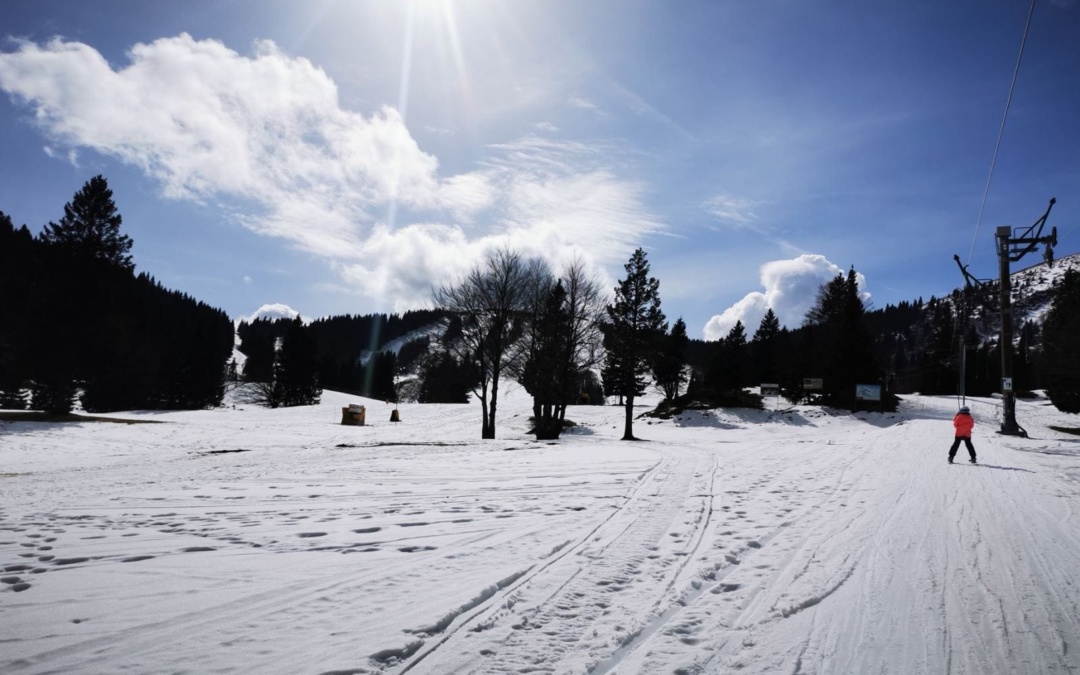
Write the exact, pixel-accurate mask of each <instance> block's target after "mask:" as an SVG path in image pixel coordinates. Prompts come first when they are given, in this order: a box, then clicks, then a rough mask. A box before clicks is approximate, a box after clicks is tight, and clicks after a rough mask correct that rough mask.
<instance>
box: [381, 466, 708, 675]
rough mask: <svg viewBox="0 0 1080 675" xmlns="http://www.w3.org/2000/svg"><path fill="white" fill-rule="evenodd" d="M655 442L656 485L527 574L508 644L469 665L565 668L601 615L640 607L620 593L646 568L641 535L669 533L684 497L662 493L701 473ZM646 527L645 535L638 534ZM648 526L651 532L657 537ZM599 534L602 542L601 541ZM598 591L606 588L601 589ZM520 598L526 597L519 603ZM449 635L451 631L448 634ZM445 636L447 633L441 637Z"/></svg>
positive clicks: (677, 491)
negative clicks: (533, 594)
mask: <svg viewBox="0 0 1080 675" xmlns="http://www.w3.org/2000/svg"><path fill="white" fill-rule="evenodd" d="M656 447H657V449H658V451H659V452H660V453H661V455H662V456H663V457H664V459H663V461H662V462H661V463H660V464H659V466H658V467H657V470H656V471H654V472H653V474H652V476H651V478H652V480H651V481H650V483H651V484H652V486H653V487H654V491H652V492H650V493H648V494H643V493H644V492H646V485H647V484H646V483H642V484H641V488H640V489H638V490H637V491H636V494H635V498H634V499H633V500H630V501H628V502H627V503H626V504H625V505H624V506H623V508H622V509H620V511H619V512H618V513H617V514H613V516H612V517H611V518H609V519H607V520H606V521H605V522H604V523H602V524H601V525H600V526H598V528H597V529H596V531H595V533H597V534H598V533H601V531H602V530H611V529H612V528H613V527H616V526H617V528H616V531H615V532H614V533H610V534H607V535H604V536H603V537H598V536H595V534H594V535H592V536H590V537H587V538H585V539H584V540H583V541H582V542H581V543H580V545H579V546H577V547H575V549H574V550H573V551H570V550H568V551H567V552H566V554H565V555H563V556H560V558H559V560H557V561H552V563H551V565H548V566H546V567H545V568H544V570H537V573H536V574H533V575H530V576H529V577H528V578H527V579H523V580H522V581H521V582H520V586H519V588H518V589H514V590H515V593H514V596H515V598H516V599H515V600H514V603H515V605H514V608H515V609H516V610H517V613H518V614H520V615H521V616H522V618H521V620H519V621H518V623H516V624H514V625H513V626H510V627H509V629H510V632H505V630H506V629H505V628H504V629H501V630H503V631H504V637H503V639H502V640H500V641H499V642H498V644H499V646H500V647H505V649H502V648H500V649H499V650H498V652H497V653H493V654H489V655H488V656H487V657H486V660H485V661H483V662H482V663H481V664H479V666H478V667H477V668H471V669H470V672H492V673H505V672H527V671H533V672H553V671H555V670H557V669H559V668H560V667H561V668H565V667H566V665H565V664H562V665H561V666H560V657H561V656H562V655H564V654H566V652H567V651H568V650H569V649H570V646H571V645H576V644H577V643H578V642H579V641H580V640H582V639H583V638H585V637H586V635H587V633H588V632H589V628H590V627H591V626H592V625H593V619H594V617H595V615H611V616H616V617H627V618H628V619H629V618H632V617H633V616H634V615H635V614H636V613H638V612H640V611H641V607H642V606H647V605H645V604H644V603H643V602H640V601H634V602H629V603H627V602H622V601H620V599H621V597H620V596H622V595H623V592H624V591H626V590H627V589H630V590H633V586H634V584H633V583H632V579H633V578H635V577H638V576H639V575H641V574H642V570H641V569H639V568H640V565H641V562H642V561H641V558H644V557H645V556H644V554H643V552H647V551H648V550H649V549H648V544H644V543H642V542H643V541H645V542H649V543H655V542H659V541H660V540H661V536H660V535H662V534H663V533H664V532H666V531H667V529H668V526H669V525H670V523H671V522H672V521H673V520H675V518H674V517H673V514H674V513H676V512H677V509H678V508H679V506H680V505H681V501H677V500H666V501H665V500H663V499H659V497H661V496H662V495H665V494H671V495H673V496H675V497H680V498H681V497H685V495H686V494H687V492H688V491H687V486H688V485H689V484H690V483H691V482H692V481H693V479H694V474H695V471H694V467H693V466H691V462H688V461H685V458H684V457H681V456H676V455H674V454H672V453H671V452H670V449H666V448H664V447H663V446H662V445H657V446H656ZM661 469H662V470H661ZM661 507H666V508H661ZM627 519H629V521H630V522H629V523H628V524H627V523H625V522H624V521H626V520H627ZM643 530H644V531H645V533H646V536H642V535H641V534H640V533H641V532H642V531H643ZM648 533H651V536H649V535H648ZM599 539H602V541H596V540H599ZM591 544H595V545H596V546H597V548H596V549H595V550H590V545H591ZM571 552H573V553H575V555H576V556H577V558H578V559H579V560H580V561H581V563H582V564H580V565H577V566H576V569H574V570H571V571H569V572H567V575H568V577H569V578H568V579H566V580H564V581H562V582H561V583H560V584H559V588H558V590H557V591H556V592H555V593H551V594H545V598H546V599H544V600H541V601H539V602H536V601H532V602H529V601H526V599H525V598H524V597H522V593H521V592H519V589H520V591H524V589H525V588H526V587H527V586H536V585H537V583H538V582H539V581H540V579H541V576H540V574H539V573H540V572H541V571H545V572H551V571H554V570H553V566H554V565H555V564H556V563H559V562H570V561H571V559H570V557H569V554H570V553H571ZM597 589H602V590H600V591H598V590H597ZM537 590H539V589H537ZM598 593H601V594H602V595H599V596H598V595H597V594H598ZM522 601H526V602H527V604H526V605H525V606H523V607H520V603H521V602H522ZM590 603H591V604H590ZM586 605H587V606H586ZM499 610H500V608H496V609H495V610H494V611H496V612H499ZM498 618H504V617H492V619H491V620H489V621H487V622H486V623H487V630H492V629H494V626H495V624H496V621H495V619H498ZM451 637H452V636H451ZM449 639H450V637H448V638H447V640H449ZM598 639H601V640H603V639H604V638H603V637H598ZM445 643H446V641H445V640H444V641H443V643H442V644H445ZM515 647H516V649H515ZM458 652H460V649H458V650H455V653H458ZM425 665H426V666H427V667H429V668H430V669H429V670H428V671H426V672H431V673H441V672H443V669H441V668H440V665H439V664H436V663H429V664H425ZM410 667H411V666H410ZM402 672H405V671H402Z"/></svg>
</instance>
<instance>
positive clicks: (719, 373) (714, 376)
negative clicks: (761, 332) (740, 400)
mask: <svg viewBox="0 0 1080 675" xmlns="http://www.w3.org/2000/svg"><path fill="white" fill-rule="evenodd" d="M748 351H749V348H748V347H747V344H746V328H745V327H744V326H743V323H742V321H736V322H735V325H734V326H732V327H731V330H730V331H728V334H727V336H726V337H725V338H724V339H723V340H720V341H719V342H717V343H716V346H715V347H714V350H713V358H712V363H711V364H710V367H709V370H708V372H707V373H706V377H705V387H706V389H708V390H710V391H712V392H713V393H714V394H719V393H722V392H725V391H730V390H733V389H741V388H743V387H745V386H747V384H749V379H750V373H749V368H748V363H749V361H748V358H747V356H748V354H747V352H748Z"/></svg>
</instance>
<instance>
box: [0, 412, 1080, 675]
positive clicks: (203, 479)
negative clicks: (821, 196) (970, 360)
mask: <svg viewBox="0 0 1080 675" xmlns="http://www.w3.org/2000/svg"><path fill="white" fill-rule="evenodd" d="M350 401H352V402H363V403H365V404H366V405H367V406H368V420H369V422H370V426H367V427H363V428H359V427H343V426H340V425H338V424H337V422H338V421H339V419H340V406H342V405H343V404H345V403H348V402H350ZM526 403H527V402H526V400H525V398H524V397H523V396H522V395H521V392H511V393H510V394H509V395H508V396H507V397H506V400H505V402H504V406H503V407H501V408H500V412H501V419H500V426H499V436H500V438H499V440H495V441H479V440H477V437H478V436H479V431H480V429H479V426H480V424H479V422H480V420H479V410H478V408H477V407H476V406H475V405H472V406H419V405H405V406H402V407H401V417H402V420H403V421H402V422H401V423H400V424H391V423H389V421H388V420H389V417H390V407H388V406H387V405H386V404H384V403H382V402H374V401H359V400H357V399H350V398H348V397H344V396H341V395H338V394H333V393H330V392H327V393H326V394H325V395H324V398H323V403H322V404H321V405H320V406H315V407H307V408H300V409H288V410H274V411H271V410H266V409H259V408H253V407H246V408H245V409H242V410H241V409H237V410H232V409H223V410H217V411H205V412H183V413H130V414H126V415H121V417H129V418H133V419H148V420H155V421H158V422H161V424H137V425H125V424H108V423H86V424H78V425H70V424H69V425H56V424H42V423H24V422H19V423H9V422H0V570H2V575H3V576H2V577H0V580H2V582H3V583H0V587H2V589H0V672H3V673H61V672H62V673H164V672H168V673H255V672H257V673H311V674H313V675H318V674H327V673H336V674H338V675H341V674H344V673H351V674H360V673H387V674H390V673H405V672H411V673H417V674H419V673H433V674H438V675H443V674H447V673H545V672H547V673H588V672H591V673H687V674H689V673H729V672H740V673H897V674H911V673H934V674H937V673H950V674H953V675H960V674H964V673H971V674H979V675H987V674H993V673H1080V522H1078V521H1080V518H1078V517H1077V513H1078V512H1080V437H1076V436H1068V435H1066V434H1062V433H1059V432H1055V431H1052V430H1051V429H1049V425H1051V424H1056V425H1065V426H1080V423H1078V420H1077V419H1076V418H1072V419H1070V418H1069V417H1068V416H1065V415H1061V414H1059V413H1057V412H1056V411H1055V410H1054V409H1053V408H1051V407H1049V406H1048V405H1047V404H1046V403H1045V402H1044V401H1036V402H1024V401H1021V402H1020V403H1019V406H1018V415H1017V416H1018V419H1019V420H1020V423H1021V424H1022V425H1023V426H1025V427H1026V428H1027V429H1028V431H1029V433H1030V434H1031V438H1028V439H1022V438H1012V437H1002V436H998V435H996V434H994V433H993V431H994V430H995V429H996V428H997V424H998V423H997V422H996V421H995V419H994V417H995V414H996V411H997V408H996V407H995V404H994V402H993V401H990V400H974V401H972V400H970V399H969V404H970V405H971V406H972V408H973V412H974V415H975V417H976V421H977V426H976V429H975V432H976V436H975V443H976V447H977V449H978V451H979V458H980V461H981V465H979V466H970V465H968V464H967V462H966V453H965V452H964V450H963V449H961V451H960V454H959V456H958V459H959V460H962V462H960V463H957V464H956V465H953V466H948V465H947V464H946V463H945V452H946V449H947V446H948V443H949V442H950V440H951V438H950V437H951V425H950V423H949V420H950V419H951V416H952V413H953V411H954V410H955V408H956V401H955V400H953V399H945V398H926V397H909V398H907V399H906V401H905V403H904V404H903V407H902V409H901V411H900V412H899V413H897V414H895V415H877V414H863V415H859V416H850V415H831V414H828V413H827V412H825V411H821V410H818V409H813V408H799V409H797V410H794V411H790V412H788V413H784V414H776V413H766V412H751V411H728V412H724V413H721V414H719V415H701V414H692V415H685V416H684V417H683V418H682V419H681V420H672V421H669V422H662V423H660V422H657V423H654V424H651V425H650V424H647V423H646V422H645V421H644V420H640V421H639V422H638V423H637V424H636V426H635V429H636V431H637V433H638V435H639V436H641V437H643V438H645V439H647V441H645V442H641V443H624V442H620V441H619V440H618V437H619V436H620V435H621V431H622V426H621V410H620V409H618V408H615V407H606V408H602V407H593V408H575V409H573V410H572V417H573V418H574V419H575V420H576V421H577V422H579V423H581V425H582V426H581V428H580V429H579V430H578V431H577V432H576V433H574V434H573V435H569V436H565V437H564V438H563V439H562V440H561V441H559V442H557V443H552V444H544V443H537V442H535V441H534V440H532V439H531V438H530V437H528V436H526V435H525V433H524V432H525V417H526V416H527V414H528V412H527V410H528V409H527V405H526ZM241 451H242V452H241Z"/></svg>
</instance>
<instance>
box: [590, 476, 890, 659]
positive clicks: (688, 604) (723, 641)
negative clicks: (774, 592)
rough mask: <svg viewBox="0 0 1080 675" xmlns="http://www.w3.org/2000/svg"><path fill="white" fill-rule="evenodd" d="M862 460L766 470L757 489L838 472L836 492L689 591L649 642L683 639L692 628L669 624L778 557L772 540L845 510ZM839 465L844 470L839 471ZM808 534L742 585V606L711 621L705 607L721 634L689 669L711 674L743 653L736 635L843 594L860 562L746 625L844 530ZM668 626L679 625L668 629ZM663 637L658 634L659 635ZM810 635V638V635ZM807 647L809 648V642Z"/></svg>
mask: <svg viewBox="0 0 1080 675" xmlns="http://www.w3.org/2000/svg"><path fill="white" fill-rule="evenodd" d="M862 459H864V457H862V456H857V457H850V458H844V457H838V461H837V462H834V463H832V464H830V465H828V466H824V467H816V468H817V469H818V471H817V472H815V473H814V475H813V476H811V477H807V476H803V475H792V473H791V472H790V469H788V467H787V466H786V464H785V463H784V460H783V459H780V460H778V461H779V463H780V465H781V466H782V468H783V469H784V471H783V473H782V475H781V472H778V471H777V470H776V468H775V466H771V467H761V472H762V474H765V476H764V479H763V480H759V482H758V483H755V484H754V485H755V486H757V487H759V488H760V489H761V490H762V491H764V490H765V489H766V488H767V487H771V486H772V484H773V483H774V482H777V481H783V482H784V483H785V484H787V483H791V484H820V483H821V482H823V481H822V478H824V477H826V476H831V475H833V474H834V473H838V475H837V476H836V478H835V479H834V483H833V486H832V488H831V489H830V490H829V491H828V492H827V493H826V494H824V495H822V494H821V490H816V491H813V492H811V493H809V494H808V496H811V497H816V499H814V500H813V501H807V502H804V503H803V504H802V505H801V511H802V513H800V514H798V515H796V516H793V517H786V518H784V520H785V523H780V525H779V526H777V527H776V528H774V530H773V531H772V532H771V533H770V534H769V535H768V536H766V537H759V538H757V539H756V541H757V543H759V544H760V548H751V549H742V550H740V551H739V552H738V555H739V560H738V562H739V563H741V564H738V565H735V564H732V565H729V566H727V567H726V568H724V569H722V571H721V569H720V568H719V567H718V568H717V569H716V571H714V573H713V575H712V578H710V581H712V582H713V583H712V584H711V585H709V586H707V587H703V588H701V589H698V590H692V591H690V592H688V593H687V594H686V595H685V596H684V597H683V598H681V599H680V601H679V603H676V604H675V605H674V607H673V610H674V611H672V612H671V613H670V615H669V616H664V617H662V620H660V621H658V622H657V625H655V626H650V628H649V629H648V635H647V636H644V637H646V638H647V637H651V636H656V637H662V638H664V639H665V640H666V639H681V637H682V634H683V633H685V631H686V629H687V628H689V626H682V625H678V624H674V622H672V621H670V619H672V618H674V617H675V616H677V615H679V614H683V613H691V612H694V611H695V610H694V604H695V603H696V602H697V601H698V600H700V599H702V598H706V599H709V600H710V601H711V600H712V599H713V598H714V597H716V596H720V595H721V594H723V592H724V591H725V588H726V587H727V586H729V584H727V583H726V580H727V578H728V577H729V576H730V575H731V574H733V573H745V571H747V568H748V566H749V565H750V564H751V563H753V562H754V561H755V560H757V559H758V558H760V557H761V556H763V555H766V554H768V555H770V556H774V555H776V554H775V552H773V551H771V548H772V546H770V544H772V541H773V540H774V539H775V538H777V537H778V536H780V535H781V534H785V535H794V534H796V533H797V532H798V531H799V530H800V527H799V526H800V525H802V524H804V522H805V521H806V520H807V519H808V518H811V517H813V519H814V520H815V521H817V520H820V519H822V518H829V517H830V513H831V511H830V510H829V507H828V506H827V505H828V504H830V503H834V504H835V505H836V506H834V508H838V507H844V506H846V504H844V503H842V502H843V501H844V500H848V501H850V500H849V498H848V496H847V493H848V492H849V491H850V489H851V487H852V485H853V484H854V483H853V482H852V479H850V478H849V476H848V474H849V472H850V471H851V469H852V467H853V466H854V465H855V464H856V463H857V462H859V461H861V460H862ZM837 464H840V465H841V466H839V467H838V466H837ZM838 468H839V471H838V472H837V469H838ZM867 515H872V514H869V513H868V512H867V510H866V509H862V510H861V511H859V512H858V514H857V515H856V516H854V519H855V520H858V519H860V518H862V517H865V516H867ZM841 529H843V528H841ZM804 531H805V534H804V535H801V536H800V537H799V539H798V541H792V542H791V549H790V552H789V553H787V554H784V555H782V556H779V557H777V558H776V559H775V560H773V561H771V562H772V565H770V567H771V569H772V572H773V573H772V575H771V576H770V577H768V578H762V579H759V580H757V581H751V582H750V583H743V584H739V585H738V587H740V589H741V591H742V592H743V593H745V594H746V596H747V597H745V598H744V599H743V601H742V602H741V603H740V605H739V606H738V607H734V608H729V609H728V610H727V611H726V612H721V613H720V614H718V615H716V614H715V613H714V615H712V616H710V615H709V611H708V610H707V609H706V608H702V613H703V614H704V615H706V616H708V617H709V621H710V622H711V623H712V624H715V626H714V628H715V629H716V630H715V631H712V632H710V631H704V632H706V633H709V634H716V635H717V637H715V638H714V640H713V643H712V644H711V645H709V646H707V647H704V649H705V650H707V651H708V652H709V654H708V656H707V657H706V658H705V659H704V660H698V661H696V662H695V663H694V665H693V666H691V667H690V668H697V669H699V670H703V669H706V668H707V667H708V665H709V664H710V663H711V662H712V661H713V660H714V659H716V658H717V657H721V656H724V655H725V653H728V652H727V650H728V649H729V648H735V649H736V650H738V649H739V648H740V644H738V643H737V642H735V641H733V640H731V639H730V636H731V635H733V634H736V633H738V632H742V631H751V632H752V631H753V630H754V629H755V628H757V627H763V626H769V625H772V624H776V623H778V622H780V621H783V620H785V619H786V618H788V617H791V616H794V615H796V614H800V613H802V612H803V611H805V610H808V609H812V608H814V607H815V606H817V605H818V604H820V603H821V602H822V601H823V600H825V599H826V598H828V597H829V596H830V595H832V594H833V593H834V592H836V590H838V589H839V588H840V587H841V586H843V585H844V584H845V583H846V582H847V581H848V580H849V579H850V578H851V576H852V574H853V573H854V570H855V567H856V566H857V560H854V559H851V560H852V562H851V564H848V565H846V569H845V570H844V571H843V573H842V574H840V575H839V576H837V577H834V578H833V580H832V581H831V582H830V581H829V579H828V578H826V579H823V580H822V581H823V582H824V583H826V584H827V585H826V586H824V587H822V588H821V589H819V590H817V591H814V592H812V593H810V594H809V595H807V596H806V597H804V598H802V599H801V600H799V601H798V602H789V603H786V604H785V606H784V607H780V605H779V604H778V601H775V602H774V603H773V604H772V605H771V606H770V607H768V608H767V609H766V610H765V612H766V615H765V616H764V618H761V619H760V620H756V621H755V622H753V623H750V624H747V623H746V620H747V618H748V617H749V616H752V615H753V614H757V613H760V611H761V609H762V608H761V607H760V606H759V602H758V598H759V596H760V594H761V593H762V592H763V591H764V590H765V589H766V588H769V587H771V586H772V585H774V584H775V583H777V580H778V579H780V578H782V577H784V576H785V575H791V577H792V580H795V579H798V578H799V577H800V576H802V575H803V574H804V573H805V572H806V566H805V565H806V564H809V563H810V562H811V561H813V560H814V559H815V558H816V556H817V553H816V552H817V551H822V550H826V549H828V547H829V543H830V542H831V541H832V540H833V539H834V538H835V537H836V536H840V531H839V530H838V531H836V532H832V533H831V534H828V535H827V536H825V537H820V536H817V534H815V533H816V532H817V529H816V528H809V529H805V530H804ZM869 536H870V535H868V537H869ZM812 539H813V540H814V545H813V547H812V550H811V549H807V546H808V544H809V543H810V541H811V540H812ZM800 555H801V556H803V557H804V558H805V561H804V563H805V564H804V566H803V568H802V569H801V570H798V571H794V573H792V570H791V568H790V565H791V563H792V562H794V561H795V560H796V558H798V557H799V556H800ZM849 559H850V556H849ZM740 580H741V579H740ZM814 616H815V614H814V613H811V614H810V622H811V627H812V626H813V621H814ZM690 618H692V617H688V621H690ZM669 623H670V624H674V625H670V626H669V625H667V624H669ZM691 623H692V622H691ZM643 633H644V632H643ZM658 633H659V635H657V634H658ZM807 635H808V636H809V633H808V634H807ZM807 639H808V640H809V637H808V638H807ZM640 642H643V643H644V642H645V640H641V641H640ZM806 644H809V643H808V642H807V643H806ZM640 646H641V645H638V646H637V647H640ZM649 646H650V647H651V649H652V650H653V651H659V645H653V644H652V643H651V642H649ZM805 651H806V649H805V646H804V647H803V648H802V650H801V651H800V652H798V653H797V654H796V657H797V659H798V658H799V657H800V655H801V654H802V653H804V652H805ZM629 655H630V654H629V653H625V654H622V655H621V657H620V658H619V659H618V661H622V660H623V657H627V656H629ZM728 656H731V654H730V653H728ZM658 659H659V661H658V662H652V663H650V662H648V661H647V662H646V663H645V664H644V665H642V664H640V663H636V662H635V665H636V666H637V669H636V670H634V669H632V670H631V671H629V672H652V669H653V668H661V667H666V666H662V665H661V664H664V663H666V662H665V661H664V659H663V656H662V655H661V656H660V657H658ZM618 661H613V660H609V661H608V662H605V664H604V666H605V670H607V669H610V668H614V667H616V666H617V665H618ZM654 661H655V660H654ZM800 667H802V666H800ZM594 672H602V671H594ZM688 672H689V671H688Z"/></svg>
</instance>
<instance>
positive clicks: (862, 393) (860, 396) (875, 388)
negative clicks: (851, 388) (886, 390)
mask: <svg viewBox="0 0 1080 675" xmlns="http://www.w3.org/2000/svg"><path fill="white" fill-rule="evenodd" d="M855 398H856V400H859V401H880V400H881V385H880V384H857V385H855Z"/></svg>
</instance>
